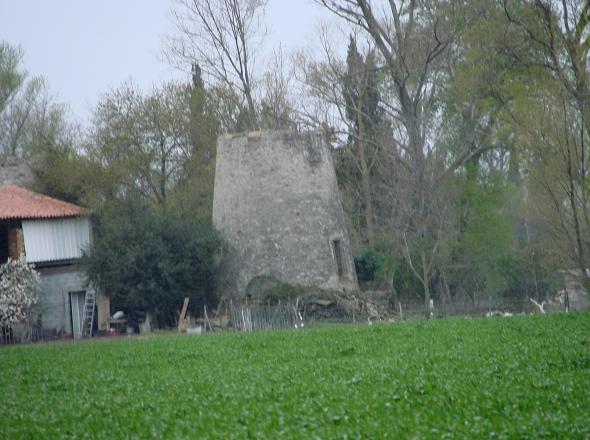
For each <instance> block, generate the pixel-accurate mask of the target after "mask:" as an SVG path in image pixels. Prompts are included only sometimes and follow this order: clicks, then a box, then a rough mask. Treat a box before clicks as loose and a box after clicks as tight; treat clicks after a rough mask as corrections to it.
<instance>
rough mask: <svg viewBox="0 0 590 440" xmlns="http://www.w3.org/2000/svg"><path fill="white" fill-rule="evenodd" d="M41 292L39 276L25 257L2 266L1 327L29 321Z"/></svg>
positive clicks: (0, 281)
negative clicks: (31, 310) (31, 311)
mask: <svg viewBox="0 0 590 440" xmlns="http://www.w3.org/2000/svg"><path fill="white" fill-rule="evenodd" d="M40 291H41V280H40V278H39V274H38V273H37V271H36V270H35V269H33V268H32V267H31V266H29V265H28V264H27V262H26V260H25V257H24V256H21V257H20V258H19V259H17V260H12V259H10V258H9V259H8V261H7V262H6V263H5V264H2V265H0V326H9V325H12V324H16V323H18V322H24V321H27V320H28V317H29V311H30V309H31V306H32V305H33V304H35V303H37V301H38V299H39V292H40Z"/></svg>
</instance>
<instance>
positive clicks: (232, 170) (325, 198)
mask: <svg viewBox="0 0 590 440" xmlns="http://www.w3.org/2000/svg"><path fill="white" fill-rule="evenodd" d="M213 223H214V225H215V227H216V228H217V229H218V230H219V231H220V232H221V234H222V236H223V237H224V238H225V239H226V241H227V243H228V244H229V246H230V250H229V251H228V254H229V255H228V256H227V257H228V258H226V265H225V269H224V271H223V273H224V279H223V280H222V284H221V289H222V290H223V293H225V294H228V293H229V294H232V295H234V296H238V297H239V296H241V295H244V293H245V291H246V287H247V286H248V283H249V282H250V281H251V280H253V279H254V278H256V277H261V276H270V277H275V278H277V279H279V280H281V281H283V282H287V283H291V284H299V285H302V286H313V287H321V288H326V289H337V290H343V289H349V290H356V289H358V284H357V279H356V272H355V268H354V261H353V258H352V255H351V250H350V242H349V239H348V232H347V229H346V223H345V220H344V213H343V210H342V205H341V203H340V199H339V194H338V186H337V182H336V174H335V172H334V165H333V162H332V156H331V153H330V149H329V146H328V145H327V144H326V142H325V141H324V140H323V136H322V135H321V134H319V133H293V132H253V133H247V134H239V135H229V136H224V137H220V138H219V140H218V143H217V163H216V171H215V191H214V198H213ZM335 242H338V243H339V244H335ZM338 247H339V248H340V256H341V258H340V260H341V270H340V274H339V269H338V263H337V255H336V253H337V251H338Z"/></svg>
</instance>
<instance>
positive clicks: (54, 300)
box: [0, 185, 94, 337]
mask: <svg viewBox="0 0 590 440" xmlns="http://www.w3.org/2000/svg"><path fill="white" fill-rule="evenodd" d="M91 239H92V230H91V223H90V218H89V216H88V215H87V213H85V212H84V210H83V209H82V208H80V207H79V206H76V205H73V204H71V203H67V202H64V201H61V200H57V199H54V198H51V197H48V196H44V195H41V194H38V193H35V192H33V191H29V190H27V189H24V188H21V187H19V186H16V185H4V186H0V263H4V262H6V261H7V259H8V258H12V259H16V258H18V257H19V256H21V255H23V254H24V255H25V257H26V261H27V262H28V263H31V264H33V266H34V267H35V269H36V270H37V271H38V272H39V273H40V275H41V286H42V293H41V298H40V304H39V307H38V312H37V313H38V314H37V316H36V319H35V322H36V326H37V327H38V328H37V331H39V332H40V333H41V335H43V336H45V337H51V336H57V335H72V336H74V337H81V336H82V334H83V331H82V329H83V323H84V309H85V302H86V301H87V300H90V299H92V301H89V302H90V303H91V304H90V305H91V307H92V313H94V291H92V289H89V288H88V287H87V283H86V277H85V276H84V274H83V272H82V271H81V270H80V269H79V268H78V267H77V265H76V263H77V261H78V260H79V259H80V257H81V256H82V251H83V249H84V248H85V247H86V246H88V245H89V243H90V240H91ZM87 294H88V295H87Z"/></svg>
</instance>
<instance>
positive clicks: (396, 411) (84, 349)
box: [0, 313, 590, 439]
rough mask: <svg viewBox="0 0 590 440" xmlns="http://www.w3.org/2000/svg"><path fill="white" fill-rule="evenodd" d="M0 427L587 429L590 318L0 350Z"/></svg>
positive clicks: (202, 434) (221, 431)
mask: <svg viewBox="0 0 590 440" xmlns="http://www.w3.org/2000/svg"><path fill="white" fill-rule="evenodd" d="M0 371H1V374H0V394H1V395H2V400H3V402H2V405H0V438H23V437H24V438H43V437H45V438H60V437H72V438H73V437H75V438H81V437H85V436H86V437H92V438H112V437H115V438H120V437H130V438H146V437H165V438H387V437H388V438H453V439H454V438H565V437H567V438H585V437H586V438H587V437H590V416H589V414H590V314H588V313H572V314H569V315H564V314H556V315H548V316H533V317H529V316H518V317H513V318H489V319H483V318H482V319H449V320H445V321H416V322H408V323H402V324H391V325H374V326H372V327H368V326H362V327H361V326H334V327H325V328H317V329H306V330H304V331H295V330H293V331H281V332H268V333H256V334H226V335H204V336H201V337H197V336H183V335H173V336H155V337H151V338H145V339H142V338H130V339H119V340H107V341H96V342H90V343H79V344H48V345H37V346H14V347H9V348H3V349H0Z"/></svg>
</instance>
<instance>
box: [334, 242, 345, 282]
mask: <svg viewBox="0 0 590 440" xmlns="http://www.w3.org/2000/svg"><path fill="white" fill-rule="evenodd" d="M332 249H333V250H334V259H335V260H336V266H337V267H338V276H339V277H341V276H342V274H343V273H344V267H343V266H342V248H341V245H340V240H332Z"/></svg>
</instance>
